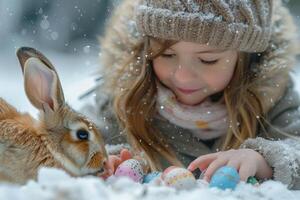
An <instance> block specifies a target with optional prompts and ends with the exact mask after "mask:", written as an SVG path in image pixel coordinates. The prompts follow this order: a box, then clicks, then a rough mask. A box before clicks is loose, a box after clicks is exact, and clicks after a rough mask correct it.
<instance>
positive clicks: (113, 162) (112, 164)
mask: <svg viewBox="0 0 300 200" xmlns="http://www.w3.org/2000/svg"><path fill="white" fill-rule="evenodd" d="M121 162H122V161H121V159H120V158H119V157H118V156H115V155H112V156H109V159H108V166H109V168H110V171H111V173H114V172H115V170H116V169H117V167H118V166H119V165H120V164H121Z"/></svg>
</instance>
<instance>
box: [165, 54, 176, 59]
mask: <svg viewBox="0 0 300 200" xmlns="http://www.w3.org/2000/svg"><path fill="white" fill-rule="evenodd" d="M175 56H176V54H161V57H164V58H173V57H175Z"/></svg>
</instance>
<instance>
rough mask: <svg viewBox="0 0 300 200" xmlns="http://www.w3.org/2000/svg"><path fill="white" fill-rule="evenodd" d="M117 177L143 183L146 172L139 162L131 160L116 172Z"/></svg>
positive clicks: (125, 162) (121, 165) (120, 166)
mask: <svg viewBox="0 0 300 200" xmlns="http://www.w3.org/2000/svg"><path fill="white" fill-rule="evenodd" d="M115 176H117V177H120V176H126V177H128V178H130V179H132V180H133V181H135V182H139V183H142V182H143V177H144V172H143V168H142V166H141V164H140V163H139V161H137V160H135V159H129V160H126V161H124V162H123V163H121V164H120V165H119V166H118V168H117V169H116V171H115Z"/></svg>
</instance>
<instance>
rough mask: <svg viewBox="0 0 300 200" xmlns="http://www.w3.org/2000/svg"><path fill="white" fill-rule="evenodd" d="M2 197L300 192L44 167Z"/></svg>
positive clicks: (273, 185) (272, 198)
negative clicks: (187, 185) (180, 185)
mask: <svg viewBox="0 0 300 200" xmlns="http://www.w3.org/2000/svg"><path fill="white" fill-rule="evenodd" d="M0 197H1V199H14V200H27V199H28V200H29V199H30V200H34V199H39V200H49V199H65V200H69V199H70V200H71V199H72V200H73V199H74V200H76V199H80V200H85V199H86V200H96V199H97V200H101V199H107V200H120V199H121V200H135V199H145V200H151V199H155V200H157V199H164V200H176V199H189V200H193V199H195V200H199V199H201V200H205V199H209V200H235V199H255V200H262V199H268V200H282V199H289V200H299V198H300V191H291V190H287V189H286V186H284V185H282V184H281V183H279V182H275V181H267V182H265V183H263V184H261V185H260V186H259V187H255V186H252V185H250V184H245V183H240V184H239V185H238V186H237V188H236V189H235V190H234V191H232V190H225V191H222V190H219V189H216V188H208V187H206V186H205V185H204V184H202V183H201V181H198V183H197V186H196V187H195V188H193V189H191V190H180V191H179V190H175V189H174V188H170V187H167V186H156V185H151V184H139V183H136V182H133V181H131V180H129V179H127V178H122V177H121V178H115V177H112V178H110V179H108V180H106V181H103V180H102V179H100V178H97V177H91V176H89V177H84V178H82V177H79V178H74V177H70V176H69V175H68V174H66V173H65V172H64V171H62V170H59V169H51V168H42V169H41V170H40V171H39V174H38V178H37V181H33V180H30V181H28V182H27V183H26V184H25V185H22V186H21V185H8V184H3V185H0Z"/></svg>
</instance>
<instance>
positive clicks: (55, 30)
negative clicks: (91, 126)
mask: <svg viewBox="0 0 300 200" xmlns="http://www.w3.org/2000/svg"><path fill="white" fill-rule="evenodd" d="M120 1H122V0H0V97H2V98H4V99H6V100H7V101H8V102H10V103H11V104H12V105H14V106H15V107H17V108H18V109H19V110H21V111H29V112H30V113H32V114H33V115H36V114H37V111H36V110H35V109H34V108H33V107H32V106H31V105H30V103H29V101H28V100H27V98H26V96H25V93H24V87H23V78H22V74H21V69H20V67H19V63H18V62H17V58H16V56H15V52H16V50H17V49H18V48H19V47H21V46H30V47H34V48H37V49H38V50H40V51H41V52H43V53H44V54H45V55H46V56H47V57H48V58H49V59H50V61H52V63H53V64H54V66H55V67H56V68H57V71H58V73H59V75H60V78H61V82H62V86H63V88H64V92H65V96H66V100H67V101H68V102H69V103H70V104H71V105H72V106H73V107H74V108H75V109H79V108H80V107H81V105H82V101H80V100H79V98H78V97H79V96H80V95H82V94H83V93H84V92H85V91H87V90H88V89H89V88H91V87H93V85H94V84H95V79H97V78H98V77H97V76H98V74H97V73H96V69H97V67H99V64H98V53H99V50H100V48H101V47H100V46H99V44H98V41H97V38H98V36H101V35H102V34H103V32H104V27H105V24H106V21H107V19H108V17H109V16H110V14H111V11H112V9H113V7H114V6H116V5H118V3H119V2H120ZM283 1H284V3H285V4H286V5H287V6H288V7H289V8H290V10H291V12H292V13H293V14H294V17H295V21H296V23H297V24H298V25H299V27H300V1H299V0H283Z"/></svg>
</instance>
